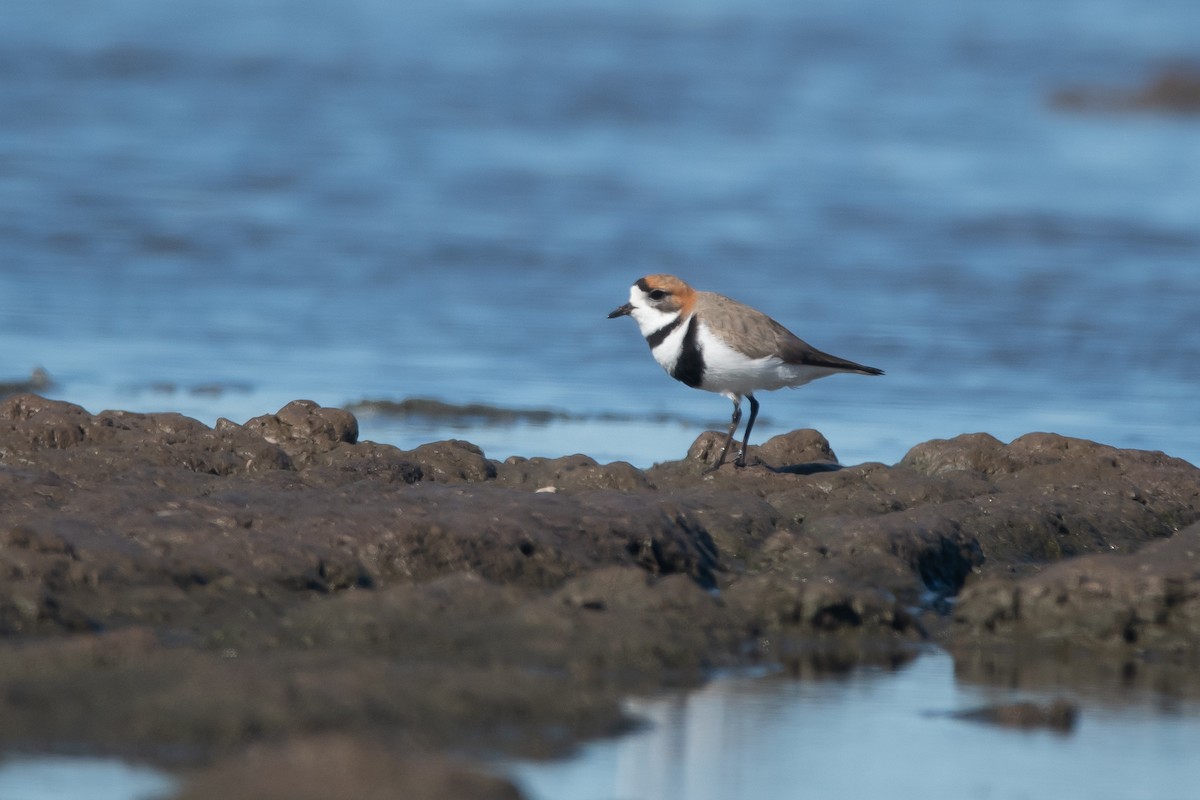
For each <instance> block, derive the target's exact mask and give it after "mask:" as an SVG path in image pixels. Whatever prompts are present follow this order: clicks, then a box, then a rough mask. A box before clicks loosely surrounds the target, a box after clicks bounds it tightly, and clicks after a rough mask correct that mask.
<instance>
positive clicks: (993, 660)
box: [0, 394, 1200, 800]
mask: <svg viewBox="0 0 1200 800" xmlns="http://www.w3.org/2000/svg"><path fill="white" fill-rule="evenodd" d="M357 428H358V426H357V422H356V420H355V419H354V417H353V416H352V415H351V414H350V413H348V412H346V411H342V410H339V409H333V408H321V407H318V406H317V405H315V404H313V403H310V402H305V401H296V402H294V403H290V404H289V405H287V406H286V407H285V408H283V409H281V410H280V411H279V412H278V413H277V414H271V415H266V416H262V417H257V418H255V419H252V420H250V421H248V422H246V423H245V424H243V425H238V424H235V423H232V422H229V421H226V420H222V421H220V422H219V423H218V424H217V425H216V426H215V427H214V428H208V427H207V426H205V425H203V424H201V423H199V422H197V421H195V420H192V419H188V418H186V417H182V416H179V415H175V414H131V413H125V412H119V411H106V412H103V413H99V414H89V413H88V412H86V411H84V410H83V409H82V408H79V407H78V406H74V405H71V404H68V403H63V402H57V401H51V400H47V399H44V398H41V397H39V396H36V395H31V394H24V395H18V396H16V397H11V398H8V399H6V400H3V401H0V636H2V637H3V638H2V646H0V719H3V721H4V724H3V725H0V747H2V748H3V749H4V750H6V751H25V752H30V751H45V750H63V749H68V750H70V751H72V752H78V751H85V752H98V753H115V754H122V755H131V756H136V757H142V758H150V759H153V760H155V761H157V762H159V763H163V764H166V765H168V766H170V767H172V768H174V769H177V770H179V771H181V773H182V774H184V775H186V776H187V781H186V784H185V788H184V790H183V791H184V796H186V797H196V798H199V797H213V796H222V797H224V798H225V800H234V798H241V797H247V798H249V797H255V798H268V797H288V798H306V797H323V796H329V792H330V791H331V787H337V789H338V792H337V793H338V794H340V795H341V796H356V797H364V798H365V797H375V796H380V797H383V796H388V797H391V796H405V797H410V798H413V797H416V798H421V797H447V796H454V797H480V798H484V797H517V796H518V793H517V791H516V790H515V789H514V787H512V786H511V785H510V784H508V783H507V782H506V781H504V780H503V779H500V778H496V777H493V776H489V775H487V774H486V773H484V772H483V771H480V770H478V769H477V768H476V767H474V766H473V763H474V760H475V759H477V758H479V757H482V756H484V755H487V754H496V753H501V754H516V753H520V754H547V755H548V754H554V753H561V752H564V751H565V750H567V749H569V748H570V747H571V746H573V745H574V744H576V743H578V742H579V741H580V740H581V739H582V738H585V737H590V736H598V735H605V734H612V733H615V732H618V731H620V730H623V729H624V728H625V727H626V726H627V725H628V724H629V720H627V719H626V718H625V717H624V715H623V714H622V712H621V710H620V699H621V698H622V697H625V696H627V695H630V694H637V693H648V692H653V691H655V690H657V689H660V688H663V687H666V686H688V685H695V684H698V683H699V682H701V681H703V680H705V678H706V676H707V675H708V674H710V672H711V671H712V670H713V669H714V668H717V667H723V666H737V665H747V664H755V663H764V662H765V663H770V664H778V665H781V666H783V667H784V668H785V669H790V670H793V671H795V672H797V673H810V672H814V671H824V670H837V669H846V668H849V667H851V666H853V665H855V664H857V663H862V662H864V661H870V662H876V663H878V662H883V663H901V662H903V661H904V660H906V659H908V658H911V657H912V655H913V654H914V653H915V652H916V650H917V649H919V648H921V647H928V646H931V645H940V646H943V647H946V648H948V649H949V650H950V651H951V652H952V653H953V654H954V655H955V658H956V660H957V663H958V665H959V672H960V677H962V678H963V679H966V680H1002V681H1004V682H1006V683H1007V684H1013V683H1014V682H1016V683H1017V684H1018V685H1019V684H1021V683H1022V682H1033V683H1036V682H1038V681H1050V682H1054V683H1056V684H1061V683H1062V682H1063V681H1067V682H1068V683H1069V682H1071V681H1073V680H1079V681H1087V680H1091V681H1100V682H1103V681H1108V680H1113V681H1122V682H1125V683H1128V682H1130V681H1133V682H1136V681H1138V680H1140V679H1142V678H1141V676H1148V677H1146V678H1145V680H1152V681H1153V682H1154V683H1155V685H1156V686H1158V687H1160V688H1163V687H1165V688H1166V689H1167V690H1168V691H1172V692H1177V693H1179V694H1181V695H1186V696H1193V697H1195V696H1200V678H1197V677H1196V675H1197V674H1198V672H1200V671H1197V670H1195V667H1196V666H1197V665H1198V664H1200V525H1198V524H1197V520H1200V470H1197V468H1196V467H1194V466H1192V465H1191V464H1189V463H1187V462H1185V461H1181V460H1179V459H1174V458H1171V457H1169V456H1166V455H1164V454H1162V453H1151V452H1140V451H1132V450H1117V449H1114V448H1112V447H1107V446H1105V445H1102V444H1096V443H1094V442H1089V441H1083V440H1078V439H1069V438H1064V437H1061V436H1056V435H1052V434H1040V433H1039V434H1029V435H1027V436H1023V437H1021V438H1019V439H1017V440H1015V441H1013V442H1012V443H1010V444H1004V443H1002V442H1000V441H998V440H996V439H994V438H992V437H990V436H988V435H986V434H970V435H964V436H960V437H957V438H955V439H951V440H946V441H931V442H926V443H923V444H920V445H917V446H916V447H914V448H913V449H912V450H911V451H910V452H909V453H908V454H907V455H906V456H905V457H904V459H903V460H902V461H901V462H900V463H898V464H896V465H893V466H885V465H883V464H863V465H859V466H853V467H840V466H838V465H837V461H836V457H835V456H834V453H833V452H832V451H831V450H830V448H829V445H828V443H827V442H826V441H825V440H824V438H823V437H822V436H821V435H820V434H818V433H817V432H815V431H811V430H803V431H796V432H793V433H790V434H786V435H783V436H778V437H776V438H774V439H771V440H770V441H768V442H766V443H764V444H763V445H762V446H761V447H758V448H752V452H751V454H750V461H751V462H752V463H753V462H754V461H756V460H760V461H761V462H765V463H766V464H770V465H772V467H774V468H773V469H771V468H767V467H765V466H761V465H760V466H751V467H748V468H746V469H743V470H737V469H735V468H733V467H732V466H731V465H727V466H726V467H724V468H722V470H721V471H719V472H718V473H716V474H711V475H705V474H704V473H703V470H704V467H705V466H706V464H707V463H708V462H709V460H710V459H711V458H712V455H713V453H714V450H715V446H716V444H717V443H718V442H719V438H720V437H719V436H718V435H717V434H713V433H708V434H704V435H703V436H701V437H700V438H699V439H698V440H697V441H696V443H695V445H693V447H692V449H691V451H690V452H689V453H688V455H687V457H686V458H685V459H684V460H682V461H677V462H668V463H664V464H659V465H657V466H655V467H653V468H651V469H648V470H639V469H635V468H634V467H632V466H630V465H628V464H624V463H615V464H608V465H600V464H597V463H596V462H595V461H593V460H592V459H590V458H588V457H586V456H583V455H575V456H567V457H564V458H556V459H520V458H513V459H509V460H507V461H505V462H497V461H492V460H489V459H488V458H486V457H485V455H484V454H483V453H482V452H481V451H480V450H479V449H478V448H477V447H475V446H474V445H471V444H470V443H467V442H461V441H446V442H436V443H432V444H427V445H423V446H421V447H418V448H416V449H414V450H399V449H397V448H395V447H391V446H386V445H380V444H375V443H371V442H358V441H357V438H358V431H357ZM1047 659H1049V660H1047ZM1072 664H1075V665H1077V666H1071V665H1072ZM1064 665H1065V666H1064ZM1076 668H1078V670H1081V672H1078V673H1077V672H1073V671H1072V670H1075V669H1076ZM318 756H319V757H318Z"/></svg>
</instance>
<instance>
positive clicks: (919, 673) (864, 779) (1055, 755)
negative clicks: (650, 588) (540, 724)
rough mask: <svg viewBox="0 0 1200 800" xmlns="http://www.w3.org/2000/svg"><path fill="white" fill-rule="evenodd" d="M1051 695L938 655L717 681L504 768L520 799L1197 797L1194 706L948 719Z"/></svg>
mask: <svg viewBox="0 0 1200 800" xmlns="http://www.w3.org/2000/svg"><path fill="white" fill-rule="evenodd" d="M1053 696H1061V695H1053ZM1068 696H1069V695H1068ZM1051 697H1052V695H1050V694H1047V695H1045V696H1039V695H1038V694H1036V693H1031V692H1022V691H1018V690H1007V689H999V688H990V689H988V688H983V687H978V686H971V685H970V684H960V683H957V682H956V681H955V680H954V665H953V662H952V660H951V659H950V657H949V656H948V655H945V654H931V655H927V656H924V657H922V658H920V659H918V660H917V661H916V662H915V663H913V664H911V665H909V666H907V667H904V668H902V669H900V670H898V671H897V672H887V671H882V670H868V669H863V670H858V671H855V672H853V673H851V674H849V675H846V676H843V677H840V678H826V679H824V680H810V681H784V680H779V679H770V680H763V679H757V680H756V679H748V678H746V679H731V680H722V681H716V682H713V683H711V684H709V685H708V686H707V687H705V688H704V689H702V690H700V691H698V692H694V693H692V694H689V695H684V696H681V697H676V698H665V699H655V700H644V701H637V702H634V703H631V710H632V711H633V713H635V714H638V715H640V716H641V717H642V718H643V719H644V720H645V721H646V723H647V724H646V725H645V727H644V728H643V729H642V730H641V731H639V732H638V733H635V734H633V735H630V736H626V737H623V738H621V739H615V740H610V741H604V742H597V743H594V744H591V745H589V746H588V747H587V748H585V749H584V750H583V751H582V752H581V753H580V754H579V755H578V756H576V757H575V758H572V759H570V760H568V761H565V762H559V763H549V764H544V763H536V762H522V763H515V764H507V765H504V766H505V770H506V771H507V772H508V773H509V774H511V775H512V776H513V778H514V779H515V780H516V781H517V782H518V783H519V785H520V786H521V787H522V789H523V790H524V791H525V792H526V793H527V795H528V796H529V798H530V800H568V799H569V800H725V799H726V798H789V797H805V798H810V797H811V798H822V799H823V800H840V799H841V798H845V800H858V799H859V798H895V800H928V799H929V798H962V799H963V800H1033V799H1035V798H1036V799H1037V800H1041V799H1042V798H1045V799H1046V800H1191V799H1192V798H1195V797H1196V796H1197V787H1200V760H1198V759H1197V758H1196V755H1195V754H1196V752H1197V748H1200V717H1198V716H1197V714H1196V711H1197V709H1196V708H1194V707H1192V708H1188V707H1186V706H1183V705H1181V704H1169V703H1163V702H1162V700H1161V699H1156V698H1153V697H1151V696H1148V695H1145V694H1143V695H1141V696H1135V697H1126V698H1124V699H1123V700H1122V701H1121V702H1119V703H1111V702H1110V703H1106V702H1096V701H1095V700H1094V699H1093V700H1091V701H1086V700H1085V701H1083V702H1082V703H1081V710H1080V714H1079V721H1078V723H1077V724H1076V726H1075V728H1074V730H1072V731H1071V732H1070V733H1067V734H1063V733H1059V732H1055V731H1049V730H1028V731H1025V730H1017V729H1010V728H1000V727H994V726H988V725H983V724H979V723H974V722H967V721H964V720H960V719H955V718H952V717H950V716H948V714H949V713H951V712H958V711H965V710H970V709H975V708H978V707H980V706H984V705H989V704H994V703H1004V702H1027V701H1033V702H1041V703H1045V702H1049V700H1050V699H1051Z"/></svg>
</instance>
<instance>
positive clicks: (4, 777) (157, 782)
mask: <svg viewBox="0 0 1200 800" xmlns="http://www.w3.org/2000/svg"><path fill="white" fill-rule="evenodd" d="M175 786H176V781H175V780H174V779H173V778H171V777H170V776H169V775H167V774H166V773H163V772H161V771H159V770H156V769H152V768H150V767H144V766H135V765H131V764H126V763H124V762H122V761H118V760H116V759H110V758H90V757H78V756H38V757H19V758H7V759H0V800H82V798H87V800H159V799H160V798H165V797H168V796H170V794H171V793H172V792H173V791H174V788H175Z"/></svg>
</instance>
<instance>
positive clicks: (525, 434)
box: [0, 0, 1200, 466]
mask: <svg viewBox="0 0 1200 800" xmlns="http://www.w3.org/2000/svg"><path fill="white" fill-rule="evenodd" d="M60 5H61V4H59V3H28V2H21V3H18V4H17V5H16V6H15V8H11V9H7V10H6V14H5V24H4V25H3V26H0V254H3V258H2V259H0V352H2V353H3V354H4V357H3V360H2V361H0V380H14V379H17V378H21V377H23V376H24V375H26V374H28V372H29V371H30V370H31V369H32V368H33V367H35V366H39V365H40V366H42V367H44V368H46V369H47V370H48V371H49V373H50V374H51V376H52V377H53V378H54V379H55V380H56V385H55V386H54V387H53V389H51V390H50V394H52V395H53V396H56V397H61V398H64V399H68V400H71V401H73V402H76V403H79V404H81V405H83V406H85V407H86V408H88V409H89V410H92V411H99V410H101V409H103V408H111V407H117V408H124V409H131V410H147V411H149V410H174V411H181V412H183V413H186V414H189V415H192V416H196V417H198V418H200V419H201V420H203V421H205V422H207V423H210V424H211V423H213V422H215V420H216V419H217V418H218V417H220V416H226V417H229V418H231V419H234V420H236V421H243V420H245V419H247V418H249V417H250V416H254V415H257V414H261V413H266V412H269V411H274V410H276V409H277V408H279V407H280V406H282V405H283V404H284V403H286V402H288V401H289V400H292V399H295V398H299V397H305V398H310V399H314V400H316V401H318V402H321V403H323V404H329V405H343V404H346V403H348V402H352V401H356V400H360V399H364V398H383V399H392V400H399V399H402V398H404V397H409V396H430V397H436V398H440V399H443V400H448V401H452V402H486V403H492V404H497V405H501V406H515V407H549V408H556V409H569V410H572V411H576V412H583V413H585V414H604V413H617V414H622V415H632V414H639V413H643V412H646V413H651V412H662V411H668V412H671V413H673V414H677V415H681V416H683V417H685V418H686V419H688V420H690V421H691V424H667V425H663V424H656V423H653V422H645V423H638V422H633V421H628V422H617V423H610V422H605V421H603V420H602V419H591V420H575V421H566V422H559V423H553V424H551V425H549V426H545V427H537V426H528V425H514V426H502V427H495V426H493V427H488V428H478V429H472V430H466V431H463V430H457V429H454V428H451V427H447V426H444V425H438V424H432V425H429V424H423V425H414V424H411V423H398V422H395V421H390V422H389V421H388V420H386V419H371V420H366V421H364V425H363V431H362V435H363V437H364V438H370V439H375V440H379V441H388V442H395V443H398V444H401V445H403V446H412V445H415V444H418V443H420V442H423V441H427V440H429V439H431V438H441V437H445V436H458V437H460V438H468V439H471V440H474V441H477V442H479V443H481V444H483V445H484V446H485V448H486V450H487V452H488V454H489V455H491V456H493V457H497V458H503V457H506V456H507V455H510V454H513V453H517V454H522V455H550V456H553V455H561V454H564V453H571V452H577V451H584V452H588V453H590V454H592V455H594V456H596V457H597V458H599V459H600V460H602V461H607V460H613V459H625V460H629V461H631V462H633V463H635V464H637V465H640V466H645V465H649V464H650V463H652V462H654V461H660V460H666V459H672V458H678V457H680V456H682V454H683V453H684V451H685V450H686V448H687V445H688V444H690V442H691V441H692V440H693V439H694V438H695V436H696V435H697V433H698V432H699V430H701V429H702V428H703V427H705V426H706V425H710V424H714V425H715V424H720V423H721V422H722V421H723V420H726V419H727V418H728V413H729V408H728V403H727V401H725V400H723V399H720V398H718V397H716V396H715V395H709V394H706V393H701V392H695V391H691V390H688V389H686V388H685V387H683V386H682V385H680V384H676V383H675V382H673V381H671V380H670V379H669V378H667V377H666V376H665V375H664V374H662V372H661V370H660V369H659V368H658V366H657V365H656V364H654V362H653V361H652V360H651V359H650V358H649V357H648V354H647V352H646V348H645V345H644V343H643V342H642V341H641V339H640V338H639V337H638V335H637V333H636V330H635V329H634V326H633V325H632V323H630V321H629V320H615V321H610V320H606V319H605V314H606V313H607V312H608V311H609V310H610V309H612V308H613V307H615V306H616V305H618V304H619V303H621V302H622V301H623V300H624V299H625V295H626V292H627V287H628V285H629V284H630V283H631V282H632V280H633V279H634V278H636V277H638V276H639V275H642V274H644V273H648V272H657V271H668V272H675V273H678V274H680V275H682V276H684V277H685V278H687V279H688V280H690V281H691V282H692V283H694V284H695V285H697V286H700V287H701V288H708V289H712V290H717V291H721V292H723V293H726V294H730V295H733V296H735V297H737V298H739V299H742V300H744V301H746V302H749V303H751V304H753V305H757V306H759V307H761V308H762V309H764V310H766V311H767V312H768V313H770V314H772V315H773V316H775V317H777V318H778V319H780V320H781V321H783V322H784V323H785V324H787V325H788V326H789V327H791V328H793V329H794V330H795V331H796V332H797V333H798V334H799V335H801V336H802V337H804V338H806V339H808V340H809V341H811V342H812V343H813V344H815V345H817V346H819V347H821V348H823V349H826V350H829V351H831V352H834V353H836V354H839V355H843V356H846V357H849V358H852V359H855V360H859V361H862V362H865V363H868V364H873V365H877V366H880V367H882V368H884V369H886V370H887V372H888V375H887V376H886V377H884V378H881V379H868V378H864V377H859V376H836V377H834V378H831V379H829V380H825V381H820V382H818V383H816V384H813V385H810V386H808V387H805V388H804V389H802V390H800V391H798V392H795V393H791V392H780V393H774V394H771V395H767V396H764V397H763V398H762V399H763V418H762V421H761V423H760V425H761V427H760V428H759V429H758V430H757V431H756V433H758V434H761V435H762V436H763V437H766V436H769V435H772V434H775V433H779V432H782V431H785V430H790V429H793V428H797V427H816V428H818V429H819V430H821V431H822V432H824V433H825V434H826V435H827V436H828V437H829V438H830V440H831V442H832V444H833V446H834V449H835V450H836V451H837V452H838V454H839V455H840V456H841V458H842V460H843V461H844V462H846V463H854V462H859V461H864V460H880V461H884V462H894V461H896V460H898V459H899V458H900V456H901V455H903V453H904V452H905V451H906V450H907V449H908V448H909V447H911V446H912V445H913V444H916V443H917V442H920V441H923V440H925V439H928V438H932V437H946V436H953V435H956V434H958V433H962V432H965V431H975V430H985V431H989V432H991V433H993V434H995V435H997V436H999V437H1001V438H1003V439H1009V438H1012V437H1014V436H1017V435H1020V434H1022V433H1026V432H1029V431H1033V430H1051V431H1057V432H1061V433H1064V434H1070V435H1076V436H1083V437H1088V438H1094V439H1098V440H1101V441H1105V442H1109V443H1112V444H1116V445H1120V446H1129V447H1142V448H1151V449H1162V450H1166V451H1168V452H1170V453H1172V454H1174V455H1178V456H1181V457H1184V458H1188V459H1190V460H1192V461H1193V462H1197V461H1200V404H1197V403H1196V402H1194V391H1195V386H1196V381H1197V378H1198V377H1200V325H1197V324H1196V312H1195V309H1196V308H1197V307H1200V276H1198V274H1197V272H1198V270H1200V118H1197V117H1194V116H1193V117H1187V116H1172V115H1152V114H1141V115H1112V114H1093V115H1087V114H1075V113H1068V112H1064V111H1060V110H1058V109H1056V108H1054V107H1053V106H1052V105H1051V103H1050V102H1049V100H1048V98H1050V97H1051V96H1052V94H1053V93H1054V92H1056V91H1058V90H1060V89H1063V88H1064V87H1065V88H1072V87H1078V86H1084V87H1089V86H1102V87H1128V86H1133V85H1136V84H1139V83H1141V82H1143V81H1146V80H1148V79H1150V78H1152V77H1153V75H1154V74H1155V71H1156V70H1157V69H1159V68H1160V67H1162V66H1163V65H1165V64H1168V63H1171V62H1172V61H1174V60H1176V59H1181V58H1184V59H1186V58H1190V57H1194V54H1195V53H1196V52H1198V51H1200V47H1198V45H1200V33H1197V32H1198V31H1200V5H1197V4H1196V3H1194V2H1191V0H1151V2H1141V1H1140V0H1139V1H1138V2H1134V0H1090V1H1089V2H1066V3H1053V4H1045V3H1037V2H1033V0H1019V1H1018V2H1016V3H1015V4H1013V3H1010V4H1005V5H1003V6H997V5H995V4H989V3H984V2H981V1H980V2H968V3H951V2H948V0H921V1H920V2H915V3H905V4H902V5H900V6H897V5H896V4H892V3H886V2H883V0H854V1H853V2H843V0H838V2H814V3H805V4H803V5H802V6H797V5H796V4H794V3H789V2H783V0H756V1H755V2H750V3H744V2H736V3H735V2H732V0H708V1H707V2H703V3H693V2H682V1H680V2H673V1H672V0H661V1H660V2H651V3H642V2H638V3H635V2H631V1H626V2H603V3H601V2H590V1H588V0H585V1H584V2H580V3H572V4H569V5H563V4H560V3H549V2H530V3H521V4H516V5H514V4H500V3H494V2H490V1H489V0H460V1H459V2H453V3H443V2H432V0H429V1H428V2H426V1H425V0H416V1H415V2H410V3H404V4H400V5H394V4H388V3H380V2H376V0H349V1H348V2H345V3H338V4H328V3H322V2H317V0H299V1H298V2H289V3H286V4H284V3H272V2H263V3H251V4H247V3H241V2H236V1H235V0H185V2H180V3H169V4H163V3H158V2H152V0H121V2H116V3H106V4H103V6H99V5H88V4H82V5H78V4H76V5H72V7H71V11H70V13H69V14H67V13H62V12H61V9H60Z"/></svg>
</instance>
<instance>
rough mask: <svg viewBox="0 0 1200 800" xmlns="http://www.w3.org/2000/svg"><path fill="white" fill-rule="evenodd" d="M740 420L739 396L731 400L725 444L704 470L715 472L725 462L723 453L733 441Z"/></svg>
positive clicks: (740, 404) (740, 403) (727, 450)
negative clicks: (709, 465) (731, 407)
mask: <svg viewBox="0 0 1200 800" xmlns="http://www.w3.org/2000/svg"><path fill="white" fill-rule="evenodd" d="M741 421H742V401H741V398H738V399H737V400H734V401H733V419H731V420H730V422H729V433H728V434H727V435H726V436H725V444H724V445H722V446H721V453H720V455H718V456H717V460H716V461H715V462H714V463H713V465H712V466H711V467H709V468H708V469H706V470H704V471H705V472H715V471H717V470H718V469H720V468H721V465H722V464H724V463H725V454H726V453H728V452H729V445H730V444H732V443H733V435H734V434H735V433H737V427H738V423H739V422H741Z"/></svg>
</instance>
